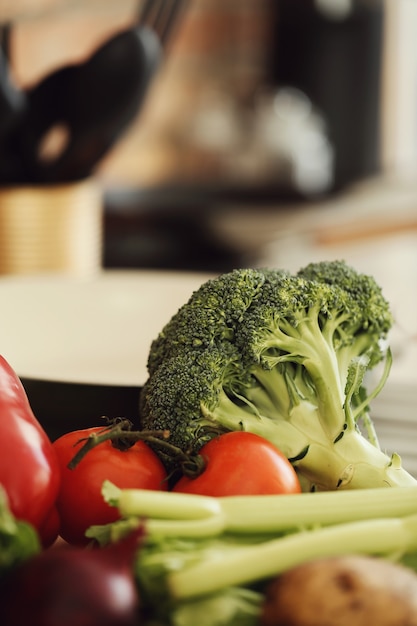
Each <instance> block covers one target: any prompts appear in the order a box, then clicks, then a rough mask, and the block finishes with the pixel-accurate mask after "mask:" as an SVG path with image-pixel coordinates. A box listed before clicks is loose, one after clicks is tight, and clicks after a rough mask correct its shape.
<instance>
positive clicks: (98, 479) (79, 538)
mask: <svg viewBox="0 0 417 626" xmlns="http://www.w3.org/2000/svg"><path fill="white" fill-rule="evenodd" d="M101 430H102V428H101V427H95V428H87V429H83V430H76V431H72V432H69V433H66V434H65V435H62V436H61V437H60V438H59V439H57V440H56V441H55V442H54V448H55V450H56V453H57V455H58V460H59V463H60V465H61V490H60V493H59V495H58V498H57V509H58V514H59V517H60V520H61V525H60V533H59V534H60V536H61V537H62V538H63V539H65V541H67V542H68V543H71V544H74V545H84V544H86V543H87V539H86V537H85V531H86V530H87V528H89V526H91V525H93V524H108V523H110V522H114V521H115V520H117V519H118V517H119V516H118V512H117V509H116V508H115V507H111V506H109V505H108V504H107V503H106V502H105V501H104V500H103V496H102V494H101V488H102V485H103V482H104V481H105V480H110V481H111V482H112V483H114V484H115V485H116V486H117V487H120V488H121V489H123V488H140V489H155V490H165V489H167V488H168V487H167V475H166V471H165V468H164V466H163V464H162V462H161V461H160V459H159V458H158V456H157V455H156V454H155V452H154V451H153V450H152V449H151V448H150V447H149V446H148V445H147V444H146V443H144V442H143V441H137V442H136V443H135V444H134V445H133V446H132V447H130V448H128V449H127V450H118V449H117V448H116V447H114V446H113V444H112V442H111V441H105V442H103V443H101V444H99V445H98V446H97V447H95V448H92V449H91V450H90V451H89V452H87V454H86V456H85V457H84V458H83V459H82V460H81V461H80V463H79V464H78V465H77V466H76V467H75V469H68V467H67V465H68V463H69V462H70V461H71V459H72V458H73V457H74V455H75V454H76V452H77V451H78V449H79V447H80V446H82V445H83V443H84V442H82V441H80V440H81V439H83V438H85V437H88V435H89V434H90V433H93V432H99V431H101Z"/></svg>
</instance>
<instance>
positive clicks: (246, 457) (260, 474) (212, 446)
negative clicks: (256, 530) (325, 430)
mask: <svg viewBox="0 0 417 626" xmlns="http://www.w3.org/2000/svg"><path fill="white" fill-rule="evenodd" d="M200 454H201V455H202V456H203V458H204V460H205V462H206V467H205V470H204V471H203V472H202V473H201V474H200V475H199V476H197V478H188V477H187V476H183V477H182V478H180V479H179V481H178V482H177V483H176V485H175V486H174V488H173V491H177V492H182V493H196V494H200V495H207V496H216V497H220V496H234V495H261V494H264V495H265V494H283V493H300V492H301V486H300V482H299V480H298V476H297V474H296V471H295V470H294V468H293V466H292V465H291V463H290V462H289V461H288V459H287V458H286V457H285V456H284V455H283V454H282V452H280V451H279V450H278V449H277V448H276V447H275V446H274V445H273V444H272V443H270V442H269V441H267V440H266V439H264V438H263V437H259V436H258V435H254V434H252V433H248V432H240V431H236V432H230V433H225V434H224V435H220V436H219V437H216V438H214V439H212V440H211V441H209V442H208V443H207V444H205V445H204V446H203V447H202V448H201V450H200Z"/></svg>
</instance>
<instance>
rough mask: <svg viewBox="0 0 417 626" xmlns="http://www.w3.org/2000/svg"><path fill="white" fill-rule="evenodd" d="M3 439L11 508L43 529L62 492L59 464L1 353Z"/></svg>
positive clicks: (3, 477) (1, 473)
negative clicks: (60, 488) (60, 490)
mask: <svg viewBox="0 0 417 626" xmlns="http://www.w3.org/2000/svg"><path fill="white" fill-rule="evenodd" d="M0 439H1V441H2V449H1V454H0V484H1V485H2V487H3V489H4V490H5V492H6V494H7V499H8V502H9V506H10V510H11V512H12V513H13V515H14V516H15V517H16V518H17V519H21V520H25V521H27V522H29V523H30V524H32V526H34V527H35V528H36V530H37V531H39V530H40V528H41V526H43V524H44V523H45V522H46V519H47V517H48V516H49V513H50V511H51V509H52V507H53V505H54V502H55V499H56V497H57V494H58V490H59V483H60V475H59V465H58V461H57V459H56V455H55V451H54V449H53V447H52V443H51V441H50V440H49V437H48V436H47V434H46V432H45V431H44V430H43V428H42V427H41V425H40V423H39V422H38V420H37V419H36V417H35V416H34V414H33V412H32V409H31V407H30V404H29V401H28V398H27V395H26V392H25V390H24V388H23V385H22V383H21V381H20V379H19V378H18V376H17V375H16V373H15V372H14V370H13V369H12V368H11V366H10V365H9V364H8V363H7V361H6V360H5V359H4V358H3V357H1V356H0Z"/></svg>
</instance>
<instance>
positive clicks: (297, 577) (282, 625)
mask: <svg viewBox="0 0 417 626" xmlns="http://www.w3.org/2000/svg"><path fill="white" fill-rule="evenodd" d="M260 623H261V624H262V626H417V575H416V574H415V573H414V572H413V571H412V570H411V569H408V568H406V567H403V566H401V565H399V564H395V563H392V562H390V561H386V560H383V559H378V558H376V557H375V558H374V557H368V556H359V555H352V556H343V557H329V558H322V559H315V560H313V561H310V562H306V563H304V564H302V565H298V566H296V567H294V568H292V569H291V570H288V571H287V572H285V573H283V574H282V575H280V576H278V577H277V578H276V579H275V580H273V581H272V582H270V583H269V585H268V587H267V590H266V598H265V602H264V606H263V609H262V613H261V618H260Z"/></svg>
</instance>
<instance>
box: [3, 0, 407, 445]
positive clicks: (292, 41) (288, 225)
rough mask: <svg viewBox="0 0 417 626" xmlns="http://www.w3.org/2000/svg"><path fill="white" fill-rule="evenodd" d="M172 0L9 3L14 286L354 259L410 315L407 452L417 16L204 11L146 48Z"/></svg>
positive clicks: (399, 7)
mask: <svg viewBox="0 0 417 626" xmlns="http://www.w3.org/2000/svg"><path fill="white" fill-rule="evenodd" d="M160 4H162V5H164V6H163V10H164V11H165V10H167V8H168V10H169V7H171V8H175V7H176V6H177V4H176V1H175V0H166V1H165V2H161V3H160V2H159V1H158V0H152V2H150V3H149V2H147V0H142V1H140V0H0V25H1V31H0V46H1V47H0V53H1V54H0V274H1V275H3V276H5V275H12V274H22V273H30V272H33V273H39V272H50V271H63V272H67V273H75V274H77V275H85V276H91V275H94V273H95V272H100V271H101V270H118V269H121V270H129V271H130V270H136V271H145V272H146V271H147V270H161V271H163V272H170V271H176V272H178V271H179V272H187V273H190V272H191V273H196V274H198V273H205V274H206V273H208V274H216V273H219V272H223V271H228V270H229V269H232V268H234V267H238V266H244V265H253V266H267V265H269V266H279V267H285V268H287V269H289V270H296V269H298V268H299V267H300V266H302V265H303V264H305V263H307V262H309V261H313V260H324V259H334V258H344V259H345V260H347V261H348V262H351V263H352V264H354V265H355V266H356V267H357V268H358V269H359V270H362V271H365V272H366V273H370V274H373V275H374V276H375V277H376V278H377V280H378V281H379V282H380V284H381V286H382V287H383V289H384V291H385V293H386V296H387V297H388V298H389V299H390V301H391V303H392V307H393V311H394V314H395V316H396V325H395V329H394V333H393V348H394V353H395V354H394V357H395V360H394V364H395V365H394V366H393V370H392V375H391V379H390V384H389V385H387V388H386V391H385V390H384V392H383V394H381V396H380V397H379V398H378V399H377V403H378V404H377V413H378V418H379V419H381V420H382V425H380V426H379V429H380V431H379V432H380V435H382V440H386V441H390V442H391V443H392V441H393V439H392V438H394V439H395V432H396V429H398V421H397V423H396V425H394V426H393V425H392V417H393V415H396V413H397V412H398V411H397V409H398V407H400V410H401V415H400V417H399V419H401V420H402V422H401V423H402V427H403V431H404V429H405V430H406V429H407V424H408V423H410V424H413V421H415V406H416V404H417V397H416V390H417V342H416V338H417V321H416V319H417V318H416V310H417V37H416V33H417V2H416V1H415V0H188V1H187V2H184V3H179V4H183V6H181V7H180V12H179V13H178V14H175V19H174V20H171V21H170V20H169V19H168V21H164V20H163V24H164V25H165V26H169V28H162V31H160V32H167V33H168V35H169V36H168V37H167V38H164V37H163V36H162V35H160V36H161V37H162V39H163V41H162V46H161V45H160V43H161V42H160V41H159V42H158V40H157V39H155V37H152V36H149V31H148V35H147V37H145V38H143V37H142V36H141V38H140V40H139V39H138V38H137V37H136V35H137V27H138V23H139V21H140V20H143V21H144V22H145V23H147V24H148V25H149V20H151V23H152V24H155V23H156V22H155V15H156V14H154V15H152V13H153V11H156V9H157V8H158V7H159V5H160ZM145 9H146V15H144V11H145ZM165 15H167V14H165ZM145 18H146V19H145ZM158 24H159V25H160V22H158ZM135 29H136V30H135ZM151 29H152V26H151ZM156 30H157V31H158V32H159V26H158V28H156ZM141 32H142V31H141ZM126 33H130V34H129V35H126ZM135 33H136V34H135ZM142 34H143V32H142ZM159 34H160V33H159ZM138 42H139V43H138ZM145 44H146V45H145ZM129 46H130V47H129ZM140 46H142V48H141V47H140ZM143 46H144V47H143ZM161 48H162V50H161ZM144 51H145V52H146V54H150V55H151V56H150V58H148V57H147V56H146V55H145V56H146V59H145V60H146V61H147V62H148V61H150V65H149V64H148V65H146V64H145V65H144V58H143V56H141V54H142V55H143V52H144ZM74 68H75V69H74ZM80 68H81V69H80ZM145 70H146V71H147V72H148V74H146V75H145V79H146V80H145V83H146V89H145V90H144V89H143V84H144V83H142V82H141V81H142V79H143V78H144V76H143V72H144V71H145ZM150 77H151V78H150ZM148 79H149V81H148ZM0 278H1V277H0ZM384 417H387V421H386V423H385V431H384V430H383V428H384V421H383V420H384ZM388 418H389V419H388ZM403 431H402V432H403ZM404 439H405V440H406V441H408V440H409V441H410V443H409V445H410V451H409V453H410V456H413V457H414V456H415V455H414V441H413V437H410V438H408V437H405V438H404ZM403 444H404V442H403Z"/></svg>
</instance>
